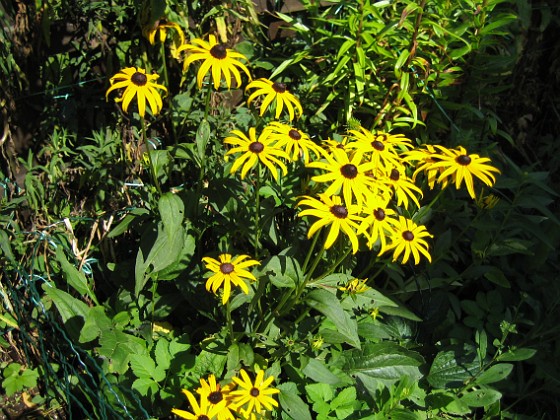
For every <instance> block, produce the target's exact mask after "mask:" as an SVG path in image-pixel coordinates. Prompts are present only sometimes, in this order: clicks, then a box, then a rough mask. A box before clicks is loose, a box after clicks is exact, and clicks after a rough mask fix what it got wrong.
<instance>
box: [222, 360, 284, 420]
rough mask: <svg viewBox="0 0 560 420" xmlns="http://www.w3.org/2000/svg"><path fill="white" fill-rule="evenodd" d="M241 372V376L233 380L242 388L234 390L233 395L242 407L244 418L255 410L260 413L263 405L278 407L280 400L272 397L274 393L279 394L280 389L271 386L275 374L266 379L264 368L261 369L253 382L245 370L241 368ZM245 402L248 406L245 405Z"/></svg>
mask: <svg viewBox="0 0 560 420" xmlns="http://www.w3.org/2000/svg"><path fill="white" fill-rule="evenodd" d="M239 373H240V375H241V378H238V377H233V381H234V382H235V383H236V384H237V385H239V386H240V387H241V388H242V389H240V390H236V391H232V392H231V395H232V397H234V404H235V405H236V406H237V407H238V408H240V409H241V413H242V417H243V418H247V417H249V415H250V414H251V413H253V411H254V412H256V413H260V412H261V410H262V407H264V408H265V409H266V410H272V408H273V407H278V402H277V401H276V400H275V399H274V398H272V395H274V394H278V393H279V392H280V390H279V389H276V388H269V386H270V384H271V383H272V382H273V381H274V376H269V377H268V378H266V379H264V370H259V371H258V372H257V376H256V378H255V381H254V382H252V381H251V378H250V377H249V375H248V374H247V372H245V370H243V369H241V370H240V371H239ZM245 404H247V405H246V407H243V406H245Z"/></svg>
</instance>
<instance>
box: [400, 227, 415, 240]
mask: <svg viewBox="0 0 560 420" xmlns="http://www.w3.org/2000/svg"><path fill="white" fill-rule="evenodd" d="M402 237H403V239H404V240H405V241H409V242H410V241H412V240H413V239H414V234H413V233H412V232H411V231H410V230H405V231H404V232H403V233H402Z"/></svg>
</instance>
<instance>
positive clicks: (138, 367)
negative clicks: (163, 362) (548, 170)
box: [130, 354, 156, 378]
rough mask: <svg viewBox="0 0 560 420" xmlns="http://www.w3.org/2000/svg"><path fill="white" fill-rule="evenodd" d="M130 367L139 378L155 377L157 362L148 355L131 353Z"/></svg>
mask: <svg viewBox="0 0 560 420" xmlns="http://www.w3.org/2000/svg"><path fill="white" fill-rule="evenodd" d="M130 367H131V368H132V372H134V374H135V375H136V376H137V377H139V378H153V376H154V372H155V370H156V362H154V361H153V359H152V358H151V357H150V356H148V355H141V354H131V355H130Z"/></svg>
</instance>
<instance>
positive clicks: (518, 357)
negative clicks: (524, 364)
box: [498, 347, 537, 362]
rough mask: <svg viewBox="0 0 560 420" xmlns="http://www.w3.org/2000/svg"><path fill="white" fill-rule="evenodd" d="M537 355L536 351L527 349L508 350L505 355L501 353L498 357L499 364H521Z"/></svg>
mask: <svg viewBox="0 0 560 420" xmlns="http://www.w3.org/2000/svg"><path fill="white" fill-rule="evenodd" d="M536 353H537V350H535V349H530V348H528V347H522V348H519V349H510V350H509V351H508V352H507V353H503V354H501V355H500V356H499V357H498V360H499V361H501V362H521V361H523V360H528V359H530V358H531V357H533V356H534V355H535V354H536Z"/></svg>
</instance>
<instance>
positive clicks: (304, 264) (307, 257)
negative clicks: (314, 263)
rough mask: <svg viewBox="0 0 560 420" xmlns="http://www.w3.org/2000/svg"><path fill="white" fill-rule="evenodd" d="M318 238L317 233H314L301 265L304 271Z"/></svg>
mask: <svg viewBox="0 0 560 420" xmlns="http://www.w3.org/2000/svg"><path fill="white" fill-rule="evenodd" d="M318 239H319V235H315V236H314V237H313V242H311V247H310V248H309V251H308V252H307V256H306V257H305V261H304V262H303V267H301V270H302V271H303V272H304V273H305V270H307V264H309V260H310V259H311V255H312V254H313V250H314V249H315V245H316V244H317V240H318Z"/></svg>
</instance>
